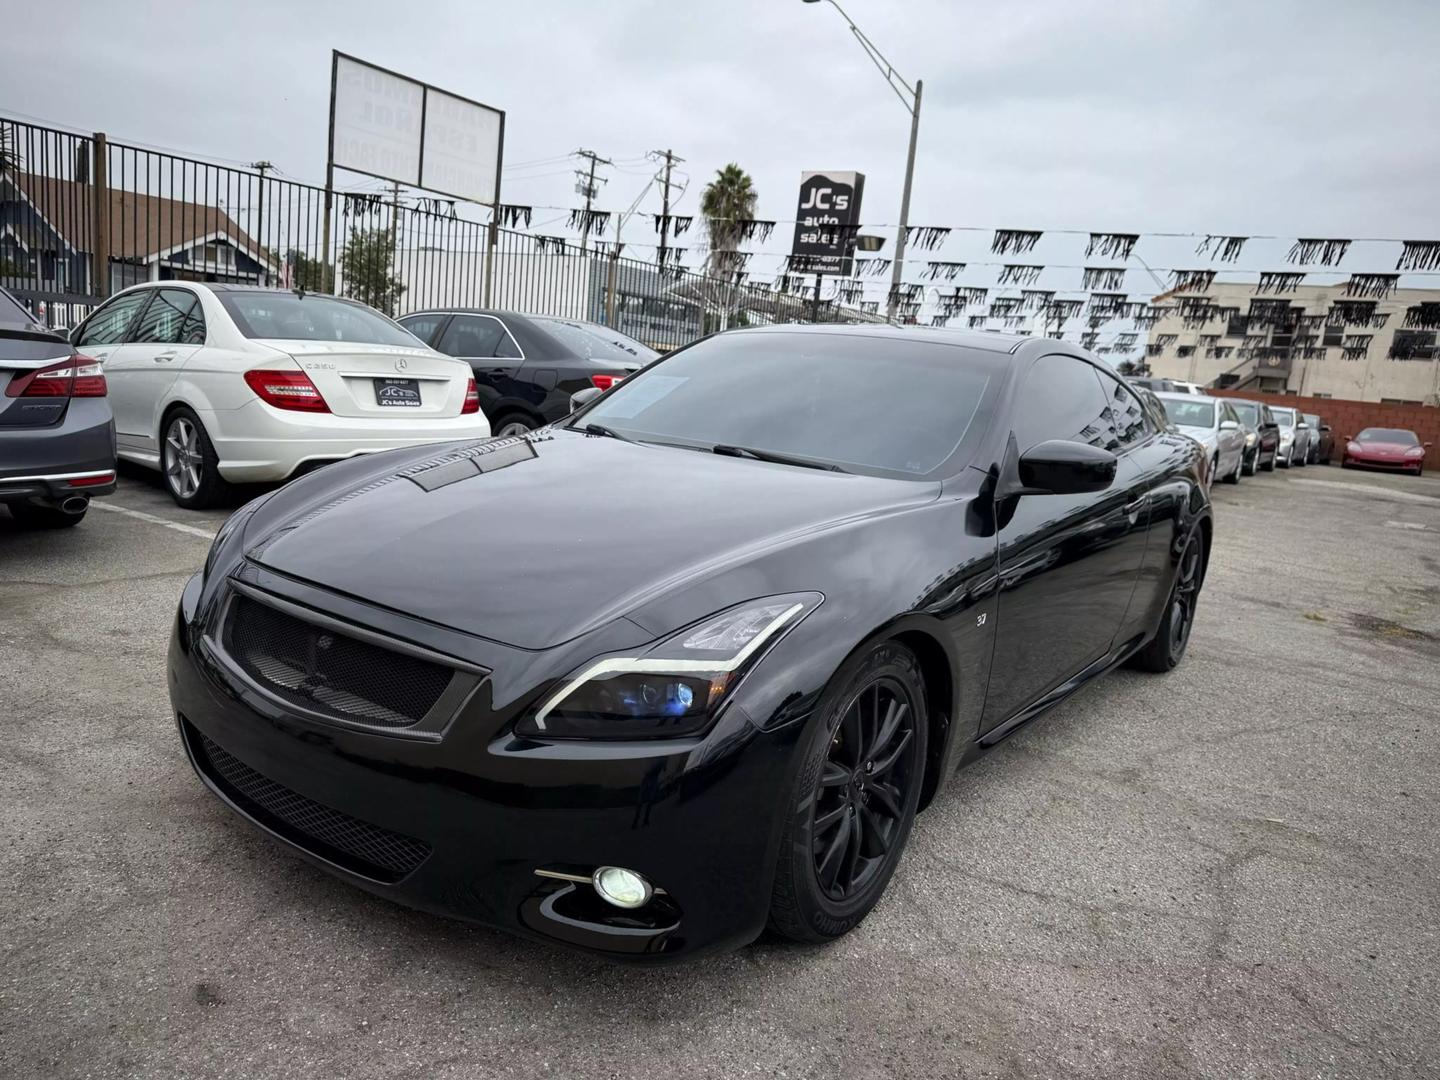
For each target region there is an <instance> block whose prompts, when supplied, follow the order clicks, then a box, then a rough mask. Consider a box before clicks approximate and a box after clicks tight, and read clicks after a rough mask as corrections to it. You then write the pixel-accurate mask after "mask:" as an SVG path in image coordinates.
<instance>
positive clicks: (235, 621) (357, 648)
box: [227, 596, 454, 728]
mask: <svg viewBox="0 0 1440 1080" xmlns="http://www.w3.org/2000/svg"><path fill="white" fill-rule="evenodd" d="M227 636H228V647H229V651H230V655H231V656H233V657H234V658H235V661H236V662H237V663H238V664H239V665H240V666H241V667H242V668H243V669H244V670H245V673H246V674H247V675H249V676H250V677H251V678H252V679H254V680H255V681H256V682H258V683H260V684H261V685H262V686H265V687H266V688H268V689H269V690H270V691H271V692H273V693H274V694H276V695H277V696H278V697H280V698H281V699H283V700H285V701H289V702H292V703H294V704H296V705H302V706H304V707H305V708H308V709H320V710H321V711H323V712H329V713H331V714H333V715H335V716H338V717H341V718H343V719H346V720H353V721H356V722H359V723H364V724H372V725H375V726H377V727H387V728H397V727H409V726H410V725H411V724H415V723H418V722H419V721H420V720H421V719H423V718H424V716H425V714H426V713H428V712H429V711H430V710H431V708H433V707H434V705H435V702H436V701H438V700H439V698H440V695H441V694H443V693H444V692H445V688H446V687H447V686H448V685H449V684H450V679H451V677H452V676H453V675H454V672H453V671H452V670H451V669H450V668H447V667H444V666H442V665H440V664H432V663H430V662H429V661H428V660H420V659H418V658H416V657H413V656H407V655H405V654H404V653H399V652H392V651H391V650H390V649H384V648H381V647H380V646H378V645H371V644H370V643H369V642H365V641H360V640H358V639H356V638H351V637H346V636H345V635H344V634H340V633H336V632H335V631H332V630H326V629H324V628H322V627H319V626H315V625H313V624H311V623H308V622H305V621H304V620H303V619H297V618H295V617H294V616H292V615H287V614H286V613H285V612H283V611H277V610H276V609H275V608H272V607H270V606H268V605H266V604H262V603H259V602H257V601H255V600H251V599H250V598H249V597H246V596H236V597H235V600H234V603H233V605H232V606H231V612H230V625H229V628H228V635H227Z"/></svg>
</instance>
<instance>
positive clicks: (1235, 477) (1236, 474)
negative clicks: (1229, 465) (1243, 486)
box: [1225, 453, 1245, 484]
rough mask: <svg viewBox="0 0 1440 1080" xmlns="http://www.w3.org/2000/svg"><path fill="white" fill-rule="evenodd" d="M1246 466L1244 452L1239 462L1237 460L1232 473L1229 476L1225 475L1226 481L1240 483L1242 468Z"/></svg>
mask: <svg viewBox="0 0 1440 1080" xmlns="http://www.w3.org/2000/svg"><path fill="white" fill-rule="evenodd" d="M1244 467H1245V455H1244V454H1243V453H1242V454H1241V455H1240V460H1239V461H1237V462H1235V468H1234V469H1233V470H1232V471H1231V473H1230V475H1229V476H1227V477H1225V483H1227V484H1238V483H1240V470H1241V469H1243V468H1244Z"/></svg>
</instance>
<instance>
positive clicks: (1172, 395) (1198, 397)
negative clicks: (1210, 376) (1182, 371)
mask: <svg viewBox="0 0 1440 1080" xmlns="http://www.w3.org/2000/svg"><path fill="white" fill-rule="evenodd" d="M1154 394H1155V396H1156V397H1158V398H1159V399H1160V400H1162V401H1229V400H1230V399H1229V398H1218V397H1215V395H1213V394H1187V393H1185V392H1184V391H1183V390H1180V391H1176V390H1156V391H1154Z"/></svg>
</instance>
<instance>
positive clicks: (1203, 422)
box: [1164, 398, 1215, 428]
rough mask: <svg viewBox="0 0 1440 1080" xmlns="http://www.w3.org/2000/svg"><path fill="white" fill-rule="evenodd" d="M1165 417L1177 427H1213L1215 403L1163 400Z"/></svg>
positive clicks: (1179, 399) (1173, 399) (1181, 399)
mask: <svg viewBox="0 0 1440 1080" xmlns="http://www.w3.org/2000/svg"><path fill="white" fill-rule="evenodd" d="M1164 400H1165V415H1166V416H1168V417H1170V422H1171V423H1172V424H1176V425H1178V426H1179V427H1203V428H1213V427H1214V426H1215V403H1214V402H1211V401H1186V400H1185V399H1184V398H1165V399H1164Z"/></svg>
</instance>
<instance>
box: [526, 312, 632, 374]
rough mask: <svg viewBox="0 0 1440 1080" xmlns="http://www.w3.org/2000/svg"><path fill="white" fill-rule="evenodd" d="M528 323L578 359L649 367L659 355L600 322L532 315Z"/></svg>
mask: <svg viewBox="0 0 1440 1080" xmlns="http://www.w3.org/2000/svg"><path fill="white" fill-rule="evenodd" d="M530 318H531V321H532V322H535V323H536V324H538V325H539V327H540V329H542V330H545V331H547V332H548V333H550V334H553V335H554V336H555V337H557V338H559V339H560V341H561V342H562V343H563V344H564V345H565V346H566V347H567V348H569V349H571V350H572V351H573V352H574V353H575V354H576V355H577V356H580V357H583V358H584V359H586V360H621V361H628V362H630V363H632V364H633V363H639V364H648V363H649V362H650V361H651V360H654V359H655V358H656V357H657V356H659V355H660V354H659V353H658V352H656V351H655V350H654V349H652V348H650V347H649V346H648V345H641V344H640V342H638V341H636V340H635V339H634V338H629V337H626V336H625V335H624V334H622V333H620V332H618V331H616V330H611V329H610V328H609V327H608V326H601V325H600V324H599V323H581V322H571V321H570V320H568V319H551V318H544V317H541V316H537V315H532V316H531V317H530Z"/></svg>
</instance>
